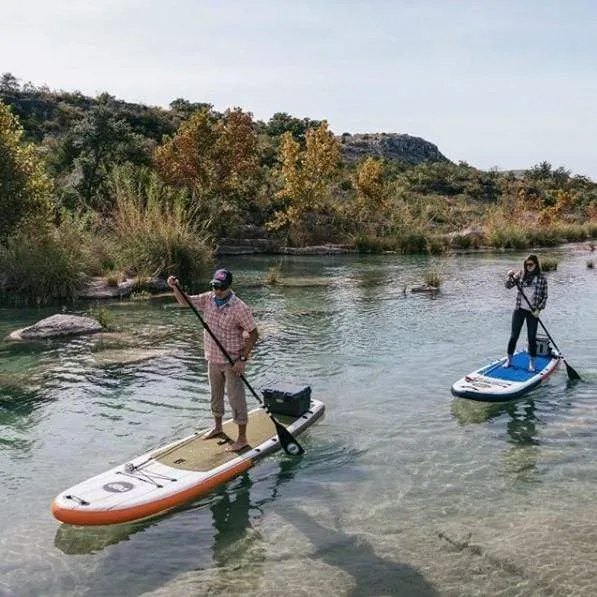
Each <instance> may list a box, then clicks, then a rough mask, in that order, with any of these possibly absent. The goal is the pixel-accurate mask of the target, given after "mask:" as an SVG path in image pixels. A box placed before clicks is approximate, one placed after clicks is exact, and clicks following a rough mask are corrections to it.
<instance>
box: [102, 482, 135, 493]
mask: <svg viewBox="0 0 597 597" xmlns="http://www.w3.org/2000/svg"><path fill="white" fill-rule="evenodd" d="M133 487H134V485H133V484H132V483H129V482H128V481H114V482H113V483H106V484H105V485H104V486H103V487H102V489H104V490H106V491H109V492H110V493H124V492H125V491H130V490H131V489H132V488H133Z"/></svg>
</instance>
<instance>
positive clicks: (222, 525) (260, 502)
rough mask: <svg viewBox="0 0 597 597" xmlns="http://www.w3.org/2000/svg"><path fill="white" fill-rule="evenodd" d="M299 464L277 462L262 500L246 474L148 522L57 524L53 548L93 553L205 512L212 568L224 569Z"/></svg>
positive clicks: (77, 552) (291, 460)
mask: <svg viewBox="0 0 597 597" xmlns="http://www.w3.org/2000/svg"><path fill="white" fill-rule="evenodd" d="M299 462H300V459H296V458H292V459H285V460H282V461H281V462H280V463H279V467H278V471H277V473H275V474H274V475H273V476H271V475H270V476H268V478H267V479H265V481H266V482H267V483H268V485H269V486H270V487H269V489H268V490H267V492H266V495H265V497H256V496H252V495H251V489H252V488H253V486H254V485H255V483H254V482H253V481H252V480H251V476H250V474H249V473H244V474H243V475H241V476H240V477H238V478H237V479H236V480H235V481H233V482H231V483H229V484H228V485H227V486H224V487H222V488H221V489H220V490H218V491H216V492H215V493H213V494H211V495H210V496H208V497H206V498H202V499H201V500H198V501H196V502H193V503H191V504H187V505H185V506H182V507H181V508H177V509H176V510H175V511H174V512H170V513H166V514H163V515H160V516H156V517H154V518H151V519H149V520H145V521H140V522H134V523H127V524H119V525H106V526H90V527H82V526H73V525H69V524H61V525H60V526H59V527H58V530H57V531H56V536H55V538H54V545H55V546H56V547H57V548H58V549H59V550H60V551H62V552H63V553H65V554H69V555H83V554H92V553H97V552H99V551H101V550H103V549H105V548H106V547H108V546H110V545H116V544H118V543H120V542H121V541H128V540H129V539H131V537H132V536H133V535H135V534H137V533H141V532H144V531H146V530H148V529H150V528H151V527H154V526H156V525H158V524H159V523H160V522H162V521H163V522H164V524H165V525H167V524H168V521H167V520H165V519H172V518H173V517H176V512H178V513H179V514H180V513H184V512H185V511H186V512H188V511H195V512H201V513H203V512H204V511H206V510H209V511H210V512H211V515H212V526H213V529H214V533H213V547H212V550H213V557H214V562H215V563H216V566H224V565H225V564H226V563H227V562H228V561H229V560H231V559H236V558H237V557H238V555H239V553H238V552H240V551H242V549H239V544H240V543H242V541H243V540H244V539H245V538H246V535H247V533H248V531H249V529H250V528H251V527H252V519H253V518H255V517H256V516H257V517H259V516H261V515H262V513H263V506H264V505H265V504H267V503H268V502H271V501H273V500H274V499H275V498H276V496H277V494H278V491H279V487H280V486H281V484H282V483H285V482H287V481H289V480H290V479H292V478H293V477H294V474H295V471H296V469H297V466H298V465H299ZM258 485H259V487H258V489H259V490H262V489H263V488H262V487H261V485H262V483H261V482H259V484H258ZM252 511H254V512H256V513H257V514H256V516H255V515H253V516H252V515H251V512H252ZM186 526H188V523H187V525H186ZM193 532H194V531H193Z"/></svg>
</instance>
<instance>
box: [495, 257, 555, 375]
mask: <svg viewBox="0 0 597 597" xmlns="http://www.w3.org/2000/svg"><path fill="white" fill-rule="evenodd" d="M514 286H516V287H517V288H518V294H517V295H516V307H515V308H514V312H513V313H512V332H511V334H510V340H509V341H508V358H507V359H506V363H505V364H504V367H510V366H511V365H512V356H513V355H514V349H515V348H516V342H518V337H519V336H520V331H521V330H522V325H523V324H524V322H525V321H526V322H527V335H528V340H529V357H530V358H529V371H535V357H536V356H537V324H538V323H539V315H540V313H541V311H542V310H543V309H545V303H546V302H547V278H546V277H545V276H544V275H543V273H542V272H541V265H540V264H539V259H538V258H537V255H529V256H528V257H527V258H526V259H525V260H524V265H523V270H522V271H518V272H515V271H514V270H510V271H509V272H508V276H507V278H506V288H514ZM522 293H524V296H526V298H527V299H528V302H527V301H526V300H524V297H523V296H522Z"/></svg>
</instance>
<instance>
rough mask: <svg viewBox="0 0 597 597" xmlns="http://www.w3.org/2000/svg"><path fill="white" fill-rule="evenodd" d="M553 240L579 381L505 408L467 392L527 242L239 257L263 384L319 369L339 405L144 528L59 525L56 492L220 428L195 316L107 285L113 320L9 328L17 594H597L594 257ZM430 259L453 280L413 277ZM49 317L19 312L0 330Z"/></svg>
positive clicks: (3, 365) (555, 286) (552, 283)
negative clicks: (83, 332) (115, 294)
mask: <svg viewBox="0 0 597 597" xmlns="http://www.w3.org/2000/svg"><path fill="white" fill-rule="evenodd" d="M539 254H540V256H542V255H545V254H546V253H545V252H543V253H541V252H540V253H539ZM549 255H551V256H555V257H556V258H557V259H558V261H559V265H558V269H557V270H556V271H553V272H549V273H548V274H547V275H548V281H549V293H550V297H549V300H548V305H547V309H546V311H545V315H544V318H543V321H544V322H545V325H546V326H547V328H548V330H549V331H550V333H551V335H552V337H553V338H554V340H555V341H556V342H557V343H558V346H559V347H560V349H561V350H562V351H563V352H564V353H565V355H566V357H567V360H568V362H569V363H570V364H571V365H572V366H573V367H574V369H576V371H578V372H579V373H580V375H581V376H582V378H583V381H582V382H580V383H577V384H574V385H572V384H570V383H569V382H568V380H567V376H566V370H565V368H564V367H562V368H561V369H560V371H558V372H557V373H556V374H555V375H554V376H552V378H551V379H550V381H549V382H548V383H546V384H545V385H544V386H543V387H541V388H538V389H537V390H535V391H534V392H533V393H531V394H529V395H528V396H527V397H524V398H522V399H519V400H517V401H514V402H510V403H506V404H502V405H487V404H483V403H475V402H472V401H468V400H463V399H457V398H453V397H452V396H451V394H450V385H451V384H452V382H453V381H454V380H455V379H457V378H459V377H461V376H462V375H463V374H465V373H468V372H469V371H471V370H472V369H474V368H477V367H478V366H480V365H482V364H484V363H486V362H488V361H489V360H493V359H495V358H497V357H500V356H502V355H503V353H504V350H505V345H506V341H507V337H508V333H509V322H510V314H511V310H512V307H513V305H514V298H515V297H514V291H512V290H506V289H505V288H504V287H503V275H504V272H505V271H506V270H507V269H509V268H511V267H517V266H520V265H521V263H522V260H523V258H524V255H523V254H522V253H492V254H485V253H484V254H474V255H453V256H446V257H404V256H372V257H354V256H339V257H286V258H283V259H280V258H277V257H276V258H274V257H250V258H235V259H231V260H229V261H227V262H226V264H225V265H227V266H229V267H230V268H231V269H233V271H234V274H235V278H236V280H237V283H236V284H235V287H236V290H237V292H238V294H239V295H240V296H241V297H242V298H243V299H244V300H245V301H246V302H248V303H249V304H250V305H251V306H252V307H253V308H254V312H255V315H256V318H257V320H258V324H259V328H260V331H261V336H262V339H261V340H260V342H259V344H258V345H257V348H256V350H255V352H254V358H253V359H252V360H251V361H250V364H249V367H248V370H247V377H248V379H249V380H250V381H251V383H252V385H253V386H254V387H255V388H257V389H259V388H262V387H264V386H265V385H268V384H269V383H271V381H272V380H283V381H291V382H294V383H300V384H303V383H304V384H309V385H310V386H311V388H312V391H313V395H314V397H316V398H318V399H320V400H323V401H324V402H325V404H326V408H327V411H326V416H325V418H324V419H323V420H321V421H319V422H318V423H316V424H315V425H314V426H313V427H311V428H310V429H309V430H308V431H307V432H306V433H305V435H302V436H301V440H300V441H301V443H302V445H303V447H304V448H305V455H304V456H303V457H302V458H300V459H298V460H297V459H293V458H291V457H288V456H286V455H284V454H283V453H278V454H276V455H273V456H271V457H268V458H266V459H265V460H262V461H260V462H259V463H258V464H257V465H256V466H255V467H254V468H253V469H252V470H250V471H249V472H248V473H247V474H245V475H244V476H242V477H239V478H237V479H236V480H234V481H233V482H231V483H229V484H228V485H226V486H225V487H223V488H222V489H221V490H219V491H217V492H216V493H214V494H212V495H210V496H208V497H206V498H204V499H202V500H200V501H197V502H195V503H193V504H189V505H188V506H187V507H185V508H182V509H180V510H178V511H175V512H172V513H170V514H168V515H165V516H162V517H159V518H156V519H153V520H149V521H145V522H141V523H137V524H128V525H117V526H108V527H97V528H76V527H71V526H68V525H59V524H58V523H57V521H55V520H54V519H53V517H52V515H51V513H50V504H51V500H52V498H53V497H54V495H56V494H57V493H59V492H60V491H62V490H63V489H65V488H67V487H69V486H71V485H73V484H75V483H76V482H79V481H81V480H83V479H85V478H87V477H89V476H92V475H94V474H97V473H99V472H101V471H103V470H105V469H107V468H109V467H112V466H115V465H117V464H119V463H121V462H126V461H127V460H129V459H130V458H131V457H133V456H135V455H139V454H141V453H143V452H145V451H147V450H149V449H152V448H155V447H157V446H159V445H161V444H164V443H166V442H169V441H172V440H174V439H177V438H179V437H182V436H184V435H187V434H189V433H191V432H192V431H194V430H196V429H201V428H205V427H207V426H208V425H209V423H210V414H209V409H208V400H207V398H206V392H207V376H206V367H205V363H204V361H203V360H202V358H201V351H200V348H199V343H200V339H201V328H200V322H199V321H198V319H197V318H196V317H195V316H194V315H193V313H192V312H191V311H190V310H188V309H184V308H181V307H177V306H175V304H174V302H173V300H172V299H170V297H165V298H163V299H162V300H158V299H154V300H144V301H125V302H111V303H107V305H108V307H109V309H110V312H111V314H112V316H113V318H114V325H115V327H116V328H117V329H116V331H113V332H111V333H106V334H101V335H97V336H92V337H79V338H76V339H71V340H63V341H54V342H42V343H37V344H20V343H15V342H8V341H6V340H3V341H1V342H0V479H1V481H2V495H3V500H2V504H3V506H2V509H1V510H0V528H1V529H2V533H1V535H0V595H2V596H3V597H4V596H6V597H9V596H10V597H12V596H15V597H23V596H32V597H33V596H35V597H37V596H51V597H54V596H56V597H58V596H59V597H67V596H92V597H96V596H110V597H111V596H116V595H119V596H131V597H137V596H144V597H149V596H151V597H158V596H159V597H166V596H168V597H171V596H172V597H182V596H185V597H186V596H195V595H256V596H257V595H258V596H262V595H263V596H272V597H274V596H275V597H277V596H279V595H282V594H289V595H294V596H303V595H304V596H307V595H320V596H343V595H346V596H374V595H404V596H408V597H411V596H415V597H416V596H424V597H431V596H440V595H441V596H454V597H456V596H459V597H460V596H469V595H470V596H485V595H504V596H512V597H514V596H543V595H557V596H560V595H561V596H565V595H566V596H568V595H575V596H579V595H581V596H584V595H587V596H589V595H591V596H592V595H595V586H597V549H596V547H595V546H596V543H597V491H596V490H597V463H596V461H595V458H594V455H595V453H596V452H597V392H596V379H597V365H596V363H597V342H596V341H595V339H596V337H597V301H596V300H595V296H597V271H596V270H594V269H589V268H587V265H586V264H587V261H588V260H589V259H591V258H592V256H593V255H594V254H592V253H590V252H589V251H588V249H587V248H586V247H582V246H580V245H577V246H566V247H563V248H560V249H557V250H552V251H550V252H549ZM272 266H279V267H280V268H281V275H280V282H281V283H280V284H279V285H276V286H268V285H266V284H264V283H263V282H264V280H265V278H266V275H267V271H268V268H270V267H272ZM428 270H434V271H437V272H438V273H439V274H440V276H441V280H442V287H441V292H440V293H439V294H438V295H437V296H435V297H431V296H429V295H426V294H416V293H412V292H410V289H411V288H412V287H413V286H416V285H419V284H421V283H422V282H423V274H424V272H426V271H428ZM88 308H89V305H77V306H74V307H73V306H67V308H66V310H67V311H68V312H75V313H81V312H83V311H84V310H85V309H88ZM55 312H56V308H54V309H45V310H38V309H21V310H16V309H10V308H2V309H1V310H0V337H2V338H4V337H5V336H6V335H7V334H8V333H9V332H10V331H12V330H14V329H16V328H20V327H24V326H26V325H30V324H32V323H34V322H35V321H37V320H39V319H41V318H42V317H45V316H48V315H50V314H52V313H55ZM523 337H524V332H523ZM251 400H252V399H251Z"/></svg>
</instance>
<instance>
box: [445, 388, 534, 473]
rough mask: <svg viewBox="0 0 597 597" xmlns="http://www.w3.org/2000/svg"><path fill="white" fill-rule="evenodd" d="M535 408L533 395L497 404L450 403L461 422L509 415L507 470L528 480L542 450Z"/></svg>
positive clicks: (486, 420)
mask: <svg viewBox="0 0 597 597" xmlns="http://www.w3.org/2000/svg"><path fill="white" fill-rule="evenodd" d="M536 409H537V407H536V404H535V401H534V400H533V399H531V398H528V399H526V400H513V401H510V402H501V403H497V404H496V403H493V404H492V403H483V402H475V401H470V400H463V399H456V400H454V401H453V403H452V406H451V411H452V414H453V415H454V416H455V417H456V418H457V419H458V421H459V422H460V423H461V424H462V425H467V424H470V423H483V422H489V421H492V420H498V419H499V418H500V417H502V415H507V419H506V431H507V433H508V442H509V443H510V448H509V449H508V450H506V452H505V453H504V470H505V472H507V473H512V474H515V475H516V476H517V478H518V479H519V480H527V481H528V480H531V478H532V476H533V474H534V473H536V472H537V471H536V468H537V460H538V457H539V453H540V449H539V445H540V441H539V438H538V431H537V423H538V418H537V413H536Z"/></svg>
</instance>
